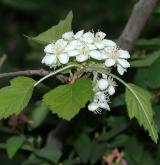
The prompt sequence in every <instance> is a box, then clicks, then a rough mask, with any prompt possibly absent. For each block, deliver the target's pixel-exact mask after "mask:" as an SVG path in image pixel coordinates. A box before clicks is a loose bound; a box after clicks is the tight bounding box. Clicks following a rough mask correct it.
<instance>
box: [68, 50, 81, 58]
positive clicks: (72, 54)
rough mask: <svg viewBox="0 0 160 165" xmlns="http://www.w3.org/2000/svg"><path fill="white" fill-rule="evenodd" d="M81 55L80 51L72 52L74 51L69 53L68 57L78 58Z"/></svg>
mask: <svg viewBox="0 0 160 165" xmlns="http://www.w3.org/2000/svg"><path fill="white" fill-rule="evenodd" d="M78 54H79V51H78V50H72V51H69V52H68V55H69V56H70V57H75V56H77V55H78Z"/></svg>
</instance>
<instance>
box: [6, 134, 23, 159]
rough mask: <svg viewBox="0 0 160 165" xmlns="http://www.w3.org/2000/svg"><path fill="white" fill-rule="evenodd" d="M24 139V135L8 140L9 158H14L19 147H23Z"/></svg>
mask: <svg viewBox="0 0 160 165" xmlns="http://www.w3.org/2000/svg"><path fill="white" fill-rule="evenodd" d="M24 140H25V138H24V136H13V137H11V138H9V139H8V140H7V142H6V150H7V153H8V156H9V158H12V157H13V156H14V155H15V154H16V152H17V151H18V149H20V148H21V146H22V144H23V143H24Z"/></svg>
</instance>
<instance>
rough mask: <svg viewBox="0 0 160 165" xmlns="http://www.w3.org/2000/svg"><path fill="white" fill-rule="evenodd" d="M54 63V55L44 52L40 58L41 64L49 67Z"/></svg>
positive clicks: (55, 60)
mask: <svg viewBox="0 0 160 165" xmlns="http://www.w3.org/2000/svg"><path fill="white" fill-rule="evenodd" d="M56 63H57V59H56V57H55V56H53V55H51V54H46V55H45V56H44V58H43V59H42V64H46V65H48V66H50V67H52V66H54V65H55V64H56Z"/></svg>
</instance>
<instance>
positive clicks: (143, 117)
mask: <svg viewBox="0 0 160 165" xmlns="http://www.w3.org/2000/svg"><path fill="white" fill-rule="evenodd" d="M126 87H127V88H126V92H125V99H126V103H127V109H128V114H129V117H130V118H131V119H132V118H134V117H135V118H136V119H137V120H138V122H139V124H140V125H141V126H143V127H144V129H145V130H147V131H148V132H149V135H150V136H151V138H152V140H153V141H154V142H156V143H157V140H158V130H157V126H156V124H155V122H154V120H153V115H154V111H153V110H152V106H151V101H150V99H151V95H150V94H149V93H148V92H147V91H146V90H144V89H143V88H140V87H138V86H136V85H134V84H131V83H129V84H127V86H126Z"/></svg>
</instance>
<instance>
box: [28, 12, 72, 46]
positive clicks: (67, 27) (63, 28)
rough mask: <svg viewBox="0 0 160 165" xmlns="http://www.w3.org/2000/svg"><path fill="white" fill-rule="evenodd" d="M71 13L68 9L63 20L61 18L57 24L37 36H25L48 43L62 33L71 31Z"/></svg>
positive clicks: (59, 36)
mask: <svg viewBox="0 0 160 165" xmlns="http://www.w3.org/2000/svg"><path fill="white" fill-rule="evenodd" d="M72 19H73V13H72V11H70V12H69V13H68V15H67V16H66V18H65V19H64V20H61V21H60V22H59V23H58V24H57V25H55V26H52V27H51V28H50V29H48V30H47V31H45V32H43V33H41V34H39V35H38V36H37V37H27V38H29V39H31V40H34V41H36V42H39V43H43V44H48V43H51V42H53V41H55V40H57V39H59V38H61V37H62V34H63V33H65V32H67V31H71V29H72V27H71V24H72Z"/></svg>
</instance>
